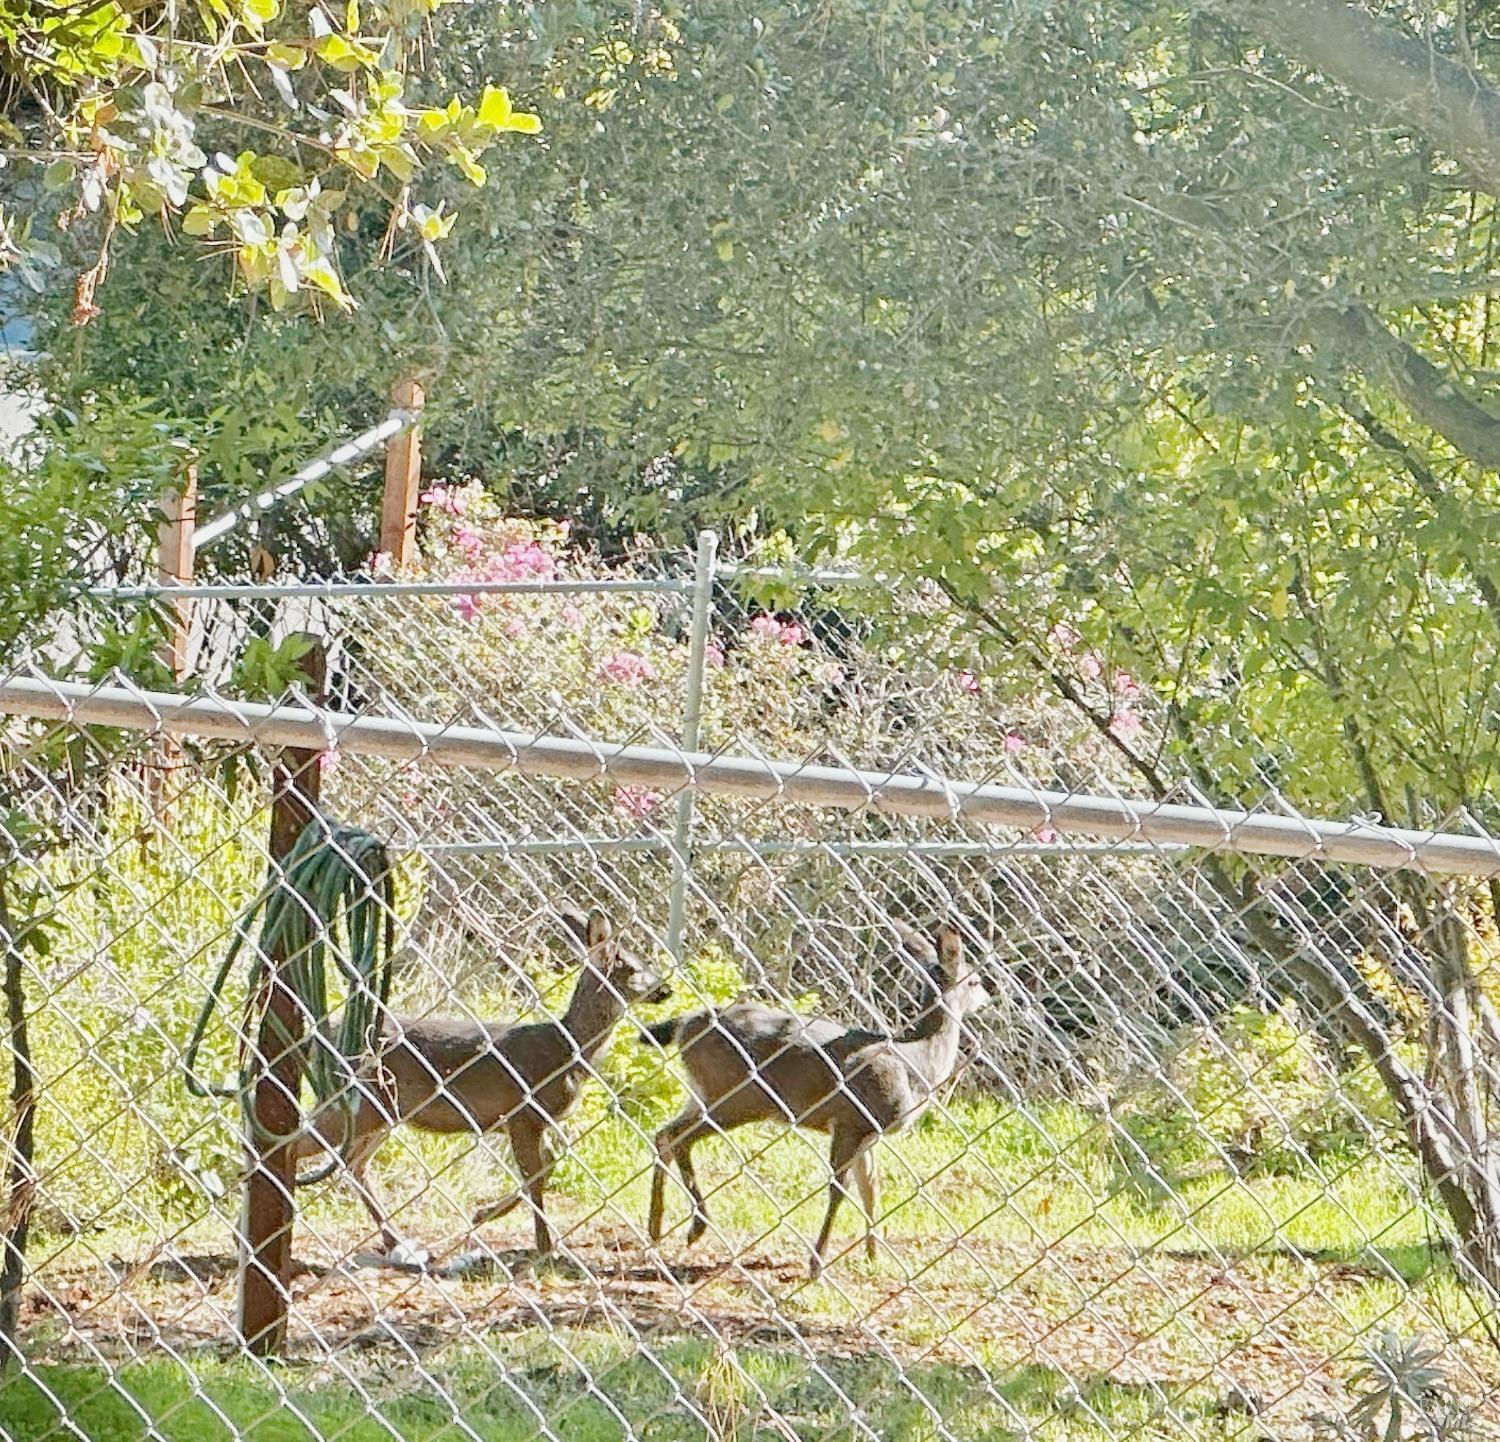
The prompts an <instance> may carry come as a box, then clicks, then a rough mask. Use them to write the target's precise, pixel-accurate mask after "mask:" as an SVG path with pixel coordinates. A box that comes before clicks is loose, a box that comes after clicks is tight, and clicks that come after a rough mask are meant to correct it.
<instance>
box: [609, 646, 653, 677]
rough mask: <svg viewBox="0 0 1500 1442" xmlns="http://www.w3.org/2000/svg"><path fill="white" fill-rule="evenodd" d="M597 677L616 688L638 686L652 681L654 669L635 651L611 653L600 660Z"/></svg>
mask: <svg viewBox="0 0 1500 1442" xmlns="http://www.w3.org/2000/svg"><path fill="white" fill-rule="evenodd" d="M599 675H600V676H601V677H602V678H603V679H604V680H606V681H609V682H612V683H613V684H614V685H616V686H639V685H640V684H641V682H642V681H650V680H653V679H654V678H655V676H656V669H655V667H653V666H652V664H651V663H650V661H648V660H647V659H646V658H645V657H644V656H642V655H640V654H639V653H638V652H636V651H612V652H610V654H609V655H608V656H604V657H602V658H601V659H600V661H599Z"/></svg>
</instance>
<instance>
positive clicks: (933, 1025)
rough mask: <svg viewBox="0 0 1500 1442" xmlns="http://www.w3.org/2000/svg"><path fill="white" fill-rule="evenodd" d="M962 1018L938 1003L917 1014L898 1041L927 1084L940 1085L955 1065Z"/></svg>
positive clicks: (960, 1036)
mask: <svg viewBox="0 0 1500 1442" xmlns="http://www.w3.org/2000/svg"><path fill="white" fill-rule="evenodd" d="M962 1040H963V1022H962V1021H961V1020H960V1019H959V1017H958V1014H957V1013H956V1012H954V1011H953V1010H952V1009H951V1008H949V1007H947V1006H943V1005H938V1006H934V1007H932V1008H930V1009H929V1010H928V1011H927V1012H926V1013H925V1014H924V1015H923V1016H921V1017H920V1018H918V1020H917V1021H916V1023H915V1024H914V1025H913V1026H912V1027H911V1029H910V1031H909V1032H908V1033H907V1034H906V1035H905V1036H903V1037H902V1039H901V1041H900V1042H899V1043H898V1044H899V1046H900V1047H901V1050H902V1052H903V1054H904V1055H905V1057H906V1060H907V1062H908V1063H909V1064H910V1065H911V1067H912V1068H913V1069H914V1070H915V1071H916V1072H917V1073H918V1074H919V1075H920V1076H921V1077H922V1079H923V1080H924V1081H925V1082H926V1083H927V1084H928V1086H930V1087H937V1086H941V1085H942V1084H943V1083H944V1082H945V1081H947V1080H948V1078H949V1077H950V1076H952V1075H953V1068H954V1067H955V1066H957V1065H958V1047H959V1043H960V1042H961V1041H962Z"/></svg>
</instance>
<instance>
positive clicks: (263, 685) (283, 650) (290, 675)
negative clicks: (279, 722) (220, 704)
mask: <svg viewBox="0 0 1500 1442" xmlns="http://www.w3.org/2000/svg"><path fill="white" fill-rule="evenodd" d="M311 647H312V640H311V638H310V637H308V636H304V635H301V634H300V633H295V632H294V633H293V634H292V635H290V636H284V637H282V639H281V640H280V641H272V640H271V638H270V637H269V636H252V637H250V639H249V640H248V641H246V642H245V649H244V650H243V651H241V652H240V659H239V660H238V661H236V662H235V666H234V674H233V676H232V677H231V678H230V679H231V684H232V685H233V686H234V689H235V690H236V692H238V693H239V694H240V695H241V696H243V697H244V698H245V699H246V700H247V701H272V700H275V699H276V698H277V697H279V696H284V695H285V694H286V692H287V691H288V689H289V688H291V687H292V686H297V685H305V684H306V681H307V676H306V673H305V672H304V671H303V669H302V658H303V657H304V656H305V655H307V653H308V651H309V650H310V649H311Z"/></svg>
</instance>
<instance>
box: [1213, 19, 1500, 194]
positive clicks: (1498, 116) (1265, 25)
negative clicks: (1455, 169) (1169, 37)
mask: <svg viewBox="0 0 1500 1442" xmlns="http://www.w3.org/2000/svg"><path fill="white" fill-rule="evenodd" d="M1221 4H1222V13H1223V14H1224V18H1225V19H1227V20H1228V21H1229V23H1230V24H1232V25H1235V26H1238V27H1241V28H1244V29H1248V30H1251V31H1253V32H1254V33H1255V34H1256V35H1258V36H1259V37H1260V38H1261V39H1262V40H1264V41H1265V42H1267V43H1268V44H1270V45H1273V46H1274V47H1275V48H1276V49H1278V50H1279V51H1281V52H1282V54H1283V55H1286V56H1288V57H1290V58H1291V59H1294V60H1297V61H1300V62H1301V63H1302V64H1304V65H1307V66H1309V67H1311V68H1312V69H1314V70H1318V71H1321V72H1322V73H1323V74H1324V75H1326V76H1327V77H1328V78H1329V79H1330V80H1335V81H1337V82H1338V83H1339V84H1340V85H1342V86H1343V87H1344V88H1345V89H1347V90H1349V91H1351V92H1352V93H1353V94H1355V95H1357V96H1359V97H1361V98H1362V99H1364V100H1367V101H1369V102H1370V103H1371V104H1374V105H1378V106H1382V107H1384V108H1385V109H1387V110H1389V111H1391V112H1392V118H1393V120H1394V121H1396V122H1397V123H1399V124H1400V125H1401V126H1402V127H1403V128H1410V129H1412V130H1417V131H1420V132H1421V133H1422V134H1423V135H1425V136H1426V137H1427V138H1428V139H1429V140H1431V141H1432V142H1433V144H1435V145H1438V146H1441V147H1442V148H1443V149H1444V150H1445V151H1446V152H1447V153H1448V154H1449V155H1450V156H1452V157H1453V159H1454V160H1456V161H1457V162H1458V163H1459V164H1460V165H1461V166H1462V167H1463V168H1464V170H1465V171H1466V172H1467V174H1468V176H1469V178H1470V179H1471V180H1472V181H1473V182H1474V183H1475V184H1476V185H1478V186H1479V187H1480V188H1481V189H1483V190H1485V191H1488V192H1489V194H1491V195H1496V196H1500V89H1496V87H1494V86H1493V85H1491V84H1490V83H1489V82H1488V81H1487V80H1485V79H1484V78H1483V77H1482V76H1480V75H1477V74H1475V73H1474V71H1472V70H1470V69H1468V68H1467V67H1465V66H1464V65H1461V64H1460V63H1459V62H1458V61H1457V60H1454V59H1453V58H1452V57H1450V56H1447V55H1444V54H1442V53H1440V52H1439V51H1437V50H1435V49H1434V48H1433V47H1432V46H1430V45H1428V44H1426V43H1424V42H1423V41H1421V40H1419V39H1417V38H1416V36H1414V35H1412V34H1411V33H1410V32H1408V31H1406V30H1404V29H1403V28H1401V27H1400V26H1397V25H1391V24H1387V23H1386V22H1385V21H1384V20H1378V19H1376V18H1375V16H1373V15H1371V14H1369V13H1368V12H1367V11H1366V10H1364V9H1363V8H1362V7H1360V6H1358V5H1346V4H1343V3H1342V0H1234V3H1232V4H1223V3H1222V0H1221Z"/></svg>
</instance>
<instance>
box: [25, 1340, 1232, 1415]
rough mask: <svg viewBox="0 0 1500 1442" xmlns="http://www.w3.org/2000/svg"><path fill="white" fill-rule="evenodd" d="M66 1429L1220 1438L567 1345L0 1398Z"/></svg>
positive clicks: (1036, 1377) (1042, 1378)
mask: <svg viewBox="0 0 1500 1442" xmlns="http://www.w3.org/2000/svg"><path fill="white" fill-rule="evenodd" d="M63 1417H66V1418H67V1421H68V1430H69V1431H72V1430H73V1429H76V1432H74V1433H73V1435H75V1436H76V1435H78V1434H79V1433H81V1434H82V1435H83V1436H85V1437H87V1438H89V1439H90V1442H137V1439H142V1442H143V1439H145V1438H147V1437H153V1438H160V1439H163V1442H221V1439H222V1442H231V1439H237V1438H244V1439H247V1442H313V1439H328V1442H333V1439H339V1442H377V1439H379V1442H390V1439H391V1438H392V1437H393V1436H394V1437H397V1438H401V1439H406V1442H436V1439H443V1442H447V1439H452V1442H459V1439H463V1438H467V1439H473V1438H480V1439H483V1442H527V1439H531V1438H534V1437H537V1436H539V1435H545V1433H546V1432H548V1431H550V1432H551V1433H552V1434H553V1435H555V1436H557V1437H560V1438H567V1439H568V1442H615V1439H623V1438H626V1437H641V1438H645V1439H651V1442H688V1439H701V1438H705V1437H709V1438H718V1437H722V1438H725V1439H728V1438H731V1437H733V1438H735V1439H736V1442H752V1439H762V1438H764V1439H771V1438H776V1437H780V1438H783V1439H784V1438H785V1437H786V1436H787V1432H788V1431H790V1433H791V1435H793V1436H797V1437H807V1438H821V1439H828V1442H835V1439H843V1438H853V1437H855V1436H861V1435H863V1436H868V1435H869V1433H870V1432H873V1433H874V1434H875V1436H877V1437H879V1438H881V1439H882V1442H908V1439H909V1442H931V1439H935V1438H937V1437H939V1436H944V1435H947V1436H952V1437H957V1438H964V1439H971V1442H1009V1439H1013V1438H1018V1437H1020V1436H1021V1435H1023V1434H1024V1433H1025V1432H1026V1431H1027V1430H1028V1429H1038V1428H1040V1429H1042V1431H1041V1434H1040V1435H1045V1436H1049V1437H1053V1438H1056V1439H1059V1442H1093V1439H1100V1442H1102V1439H1106V1438H1111V1439H1112V1438H1117V1437H1119V1436H1121V1435H1126V1434H1128V1433H1130V1432H1132V1431H1140V1432H1141V1434H1142V1435H1151V1429H1153V1428H1162V1427H1165V1426H1172V1425H1174V1424H1175V1425H1181V1424H1183V1423H1188V1424H1190V1425H1193V1426H1194V1435H1195V1436H1198V1437H1201V1438H1211V1437H1219V1436H1224V1435H1226V1434H1225V1433H1224V1431H1223V1429H1222V1423H1221V1420H1220V1419H1219V1418H1218V1417H1217V1416H1216V1414H1215V1411H1214V1407H1213V1398H1212V1395H1211V1394H1210V1393H1209V1392H1207V1391H1206V1390H1205V1391H1204V1392H1203V1394H1202V1395H1201V1396H1198V1397H1196V1398H1185V1399H1184V1398H1179V1399H1177V1400H1176V1401H1175V1403H1173V1404H1171V1405H1170V1407H1169V1404H1167V1403H1166V1401H1165V1399H1164V1398H1163V1397H1162V1395H1161V1394H1160V1393H1159V1392H1158V1391H1157V1390H1156V1389H1154V1388H1152V1387H1149V1386H1142V1385H1139V1384H1130V1383H1120V1382H1111V1381H1110V1380H1109V1379H1108V1378H1102V1377H1094V1378H1084V1379H1078V1378H1069V1377H1067V1376H1064V1375H1063V1374H1061V1373H1060V1372H1058V1371H1056V1370H1054V1369H1051V1368H1047V1367H1038V1366H1023V1367H1018V1368H1015V1369H1013V1370H1009V1371H1007V1370H1005V1369H999V1370H997V1371H995V1372H993V1373H991V1374H990V1375H988V1376H986V1374H985V1373H984V1372H982V1371H981V1370H980V1369H979V1368H977V1367H964V1366H961V1365H952V1364H927V1365H907V1366H905V1367H901V1368H898V1367H896V1366H894V1365H892V1364H891V1363H890V1362H888V1361H885V1360H882V1359H879V1358H871V1357H863V1358H861V1357H841V1356H835V1355H817V1354H813V1355H810V1356H809V1355H806V1354H803V1353H800V1352H797V1351H792V1350H790V1349H779V1348H778V1349H773V1348H762V1349H759V1350H741V1351H738V1352H736V1351H730V1350H728V1349H714V1348H711V1347H710V1346H709V1345H708V1344H707V1343H704V1342H690V1341H673V1342H665V1343H661V1344H659V1345H657V1346H656V1347H654V1348H653V1355H652V1358H651V1359H646V1358H643V1357H641V1356H640V1355H639V1354H637V1353H636V1351H635V1349H634V1347H633V1346H632V1345H631V1344H630V1343H629V1342H627V1341H623V1340H620V1339H617V1338H612V1337H609V1336H608V1335H605V1334H601V1333H597V1332H579V1331H570V1332H567V1333H563V1334H559V1335H557V1336H556V1337H555V1338H550V1339H548V1338H538V1339H519V1338H515V1337H509V1338H497V1339H493V1340H491V1341H489V1342H488V1343H487V1344H486V1345H485V1346H483V1347H475V1346H469V1347H461V1348H453V1349H450V1350H449V1351H448V1352H446V1353H445V1354H444V1355H443V1356H442V1358H441V1360H440V1361H438V1362H436V1363H433V1362H431V1361H428V1362H424V1363H423V1364H422V1365H421V1367H420V1368H418V1367H412V1366H397V1367H394V1368H393V1367H391V1366H389V1365H387V1366H385V1367H378V1368H377V1367H370V1366H364V1367H362V1368H357V1369H356V1368H355V1367H353V1366H350V1367H347V1368H340V1369H335V1368H333V1367H329V1366H320V1367H317V1368H306V1369H299V1368H286V1367H277V1368H274V1369H268V1368H262V1367H257V1366H256V1365H255V1364H253V1363H250V1362H246V1361H234V1362H224V1361H208V1360H203V1359H199V1358H194V1359H193V1364H192V1368H191V1370H189V1369H188V1368H187V1367H185V1366H183V1365H181V1364H179V1363H177V1362H173V1361H168V1360H164V1359H155V1360H151V1361H146V1362H139V1363H134V1364H131V1365H128V1366H125V1367H122V1368H121V1369H120V1370H119V1371H118V1372H116V1373H115V1374H114V1375H113V1377H112V1378H111V1377H106V1376H105V1375H104V1374H103V1373H101V1372H99V1371H97V1370H95V1369H90V1368H83V1367H67V1366H40V1367H37V1368H35V1369H34V1372H33V1373H32V1375H30V1376H26V1377H18V1378H15V1379H14V1380H12V1381H10V1382H9V1383H7V1384H5V1385H3V1386H0V1428H3V1430H4V1433H5V1435H6V1437H7V1438H8V1439H10V1442H44V1439H50V1438H53V1437H61V1436H62V1435H64V1433H63V1426H62V1420H61V1419H62V1418H63ZM852 1417H857V1418H858V1420H859V1422H860V1423H861V1424H863V1427H864V1428H867V1429H868V1431H860V1430H857V1429H856V1426H855V1423H854V1422H853V1421H852V1420H851V1418H852ZM458 1418H461V1419H462V1422H461V1423H460V1422H459V1421H458V1420H457V1419H458ZM937 1419H941V1424H942V1427H943V1428H945V1429H946V1431H945V1432H944V1431H939V1430H938V1420H937Z"/></svg>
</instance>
